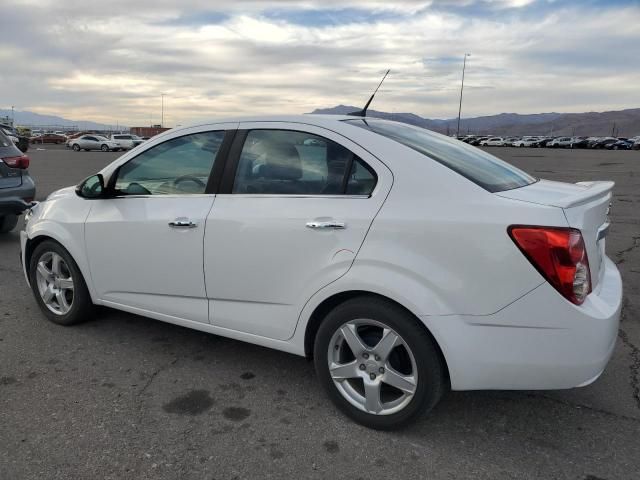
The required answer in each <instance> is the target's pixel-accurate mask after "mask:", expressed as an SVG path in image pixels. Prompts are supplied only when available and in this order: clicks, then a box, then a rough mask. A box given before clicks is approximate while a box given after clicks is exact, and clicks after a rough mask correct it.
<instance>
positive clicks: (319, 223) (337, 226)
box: [307, 220, 346, 230]
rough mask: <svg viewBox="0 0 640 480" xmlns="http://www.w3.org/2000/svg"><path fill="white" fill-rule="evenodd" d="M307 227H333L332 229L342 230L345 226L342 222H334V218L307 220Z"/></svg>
mask: <svg viewBox="0 0 640 480" xmlns="http://www.w3.org/2000/svg"><path fill="white" fill-rule="evenodd" d="M307 227H308V228H314V229H323V228H324V229H334V230H342V229H344V228H346V225H345V224H344V222H336V221H335V220H327V221H319V220H314V221H311V222H307Z"/></svg>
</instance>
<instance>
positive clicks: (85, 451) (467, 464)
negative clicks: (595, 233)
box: [0, 146, 640, 480]
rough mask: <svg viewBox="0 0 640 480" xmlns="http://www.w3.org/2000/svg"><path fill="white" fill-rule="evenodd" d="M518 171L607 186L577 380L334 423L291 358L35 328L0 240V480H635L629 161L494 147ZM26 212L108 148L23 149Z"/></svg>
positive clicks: (611, 155)
mask: <svg viewBox="0 0 640 480" xmlns="http://www.w3.org/2000/svg"><path fill="white" fill-rule="evenodd" d="M490 151H491V152H492V153H494V154H496V155H498V156H499V157H502V158H504V159H505V160H507V161H510V162H512V163H514V164H516V165H517V166H519V167H521V168H523V169H524V170H526V171H528V172H529V173H532V174H533V175H535V176H538V177H543V178H547V179H552V180H560V181H570V182H575V181H582V180H605V179H611V180H615V181H616V188H615V196H614V201H613V206H612V212H611V219H612V227H611V231H610V234H609V236H608V238H607V251H608V255H609V256H610V257H611V258H612V259H613V260H614V261H615V262H616V263H617V264H618V267H619V268H620V270H621V272H622V276H623V280H624V288H625V301H624V310H623V319H622V323H621V329H620V333H619V338H618V343H617V345H616V349H615V352H614V356H613V358H612V360H611V363H610V364H609V366H608V368H607V369H606V371H605V372H604V374H603V375H602V377H601V378H600V379H599V380H597V381H596V382H595V383H594V384H592V385H590V386H588V387H584V388H580V389H573V390H567V391H555V392H551V391H537V392H495V391H483V392H451V393H449V394H447V395H446V396H445V398H444V399H443V401H442V402H441V403H440V404H439V405H438V406H437V407H436V408H435V409H434V410H433V412H432V413H431V414H430V415H429V416H426V417H424V418H422V419H421V420H420V421H419V422H417V423H416V424H414V425H411V426H409V427H408V428H407V429H405V430H402V431H399V432H377V431H372V430H368V429H366V428H363V427H361V426H359V425H356V424H354V423H353V422H351V421H349V420H348V419H347V418H345V417H344V416H343V415H341V414H340V413H339V412H338V411H337V410H336V409H335V408H334V407H333V406H332V405H331V403H330V402H329V400H328V399H327V398H326V397H325V395H324V393H323V392H322V391H321V388H320V385H319V384H318V382H317V381H316V378H315V372H314V369H313V365H312V364H311V363H309V362H308V361H307V360H306V359H304V358H301V357H296V356H293V355H289V354H286V353H281V352H277V351H273V350H269V349H266V348H261V347H257V346H253V345H249V344H244V343H241V342H237V341H234V340H229V339H225V338H222V337H217V336H214V335H210V334H206V333H202V332H197V331H193V330H188V329H185V328H181V327H178V326H174V325H169V324H165V323H162V322H157V321H154V320H150V319H146V318H143V317H139V316H136V315H131V314H128V313H123V312H119V311H115V310H108V309H103V310H101V311H100V312H99V315H98V316H97V317H96V318H95V319H94V320H92V321H89V322H87V323H84V324H82V325H77V326H74V327H60V326H57V325H54V324H52V323H50V322H48V321H46V320H45V318H44V316H43V315H41V314H40V312H39V310H38V307H37V305H36V303H35V301H34V299H33V298H32V295H31V292H30V290H29V289H28V287H27V285H26V282H25V280H24V277H23V275H22V271H21V267H20V263H19V259H18V252H19V241H18V239H19V234H18V229H16V230H15V231H14V232H12V233H11V234H9V235H4V236H0V479H2V480H14V479H39V480H41V479H65V480H66V479H208V480H213V479H216V480H220V479H252V478H276V479H281V478H296V479H302V478H313V479H315V478H318V479H319V478H330V479H339V478H348V479H367V480H369V479H387V478H407V479H408V478H429V479H441V478H442V479H463V478H465V479H466V478H473V479H503V478H505V479H506V478H517V479H538V478H540V479H556V478H570V479H580V480H597V479H607V480H613V479H638V478H640V392H639V385H640V384H639V380H640V151H634V152H626V151H624V152H620V151H619V152H608V151H591V150H549V149H528V148H525V149H514V148H495V149H491V150H490ZM29 155H30V157H31V165H32V166H31V168H30V172H31V174H32V176H33V177H34V178H35V180H36V183H37V186H38V194H37V198H38V199H40V200H42V199H43V198H45V197H46V196H47V195H48V194H49V193H50V192H51V191H53V190H55V189H58V188H61V187H64V186H67V185H73V184H76V183H78V182H79V181H80V180H81V179H83V178H84V177H86V176H88V175H91V174H93V173H95V172H96V171H98V170H99V169H100V168H102V167H103V166H104V165H106V164H108V163H109V162H111V161H112V160H113V159H115V158H117V156H118V155H119V154H116V153H102V152H81V153H75V152H71V151H67V150H65V149H64V147H49V146H46V147H45V150H35V149H34V150H32V151H30V152H29Z"/></svg>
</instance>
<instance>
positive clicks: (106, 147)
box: [100, 145, 109, 152]
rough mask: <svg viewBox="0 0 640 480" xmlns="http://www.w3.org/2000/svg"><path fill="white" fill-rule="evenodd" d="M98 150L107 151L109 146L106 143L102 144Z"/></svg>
mask: <svg viewBox="0 0 640 480" xmlns="http://www.w3.org/2000/svg"><path fill="white" fill-rule="evenodd" d="M100 150H102V151H103V152H108V151H109V146H108V145H102V147H100Z"/></svg>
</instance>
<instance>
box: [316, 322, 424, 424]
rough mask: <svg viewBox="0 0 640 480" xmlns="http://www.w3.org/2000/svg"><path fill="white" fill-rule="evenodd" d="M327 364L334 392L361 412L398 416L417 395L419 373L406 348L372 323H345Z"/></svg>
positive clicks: (386, 329)
mask: <svg viewBox="0 0 640 480" xmlns="http://www.w3.org/2000/svg"><path fill="white" fill-rule="evenodd" d="M327 361H328V365H329V374H330V375H331V379H332V380H333V383H334V385H335V387H336V388H337V390H338V391H339V392H340V394H341V395H342V396H343V397H344V398H345V399H346V400H347V401H348V402H349V403H350V404H351V405H353V406H355V407H356V408H358V409H360V410H362V411H364V412H367V413H370V414H374V415H390V414H393V413H397V412H399V411H400V410H402V409H403V408H404V407H406V406H407V405H408V404H409V403H410V402H411V400H412V398H413V396H414V394H415V393H416V389H417V386H418V369H417V365H416V360H415V358H414V355H413V353H412V352H411V349H410V348H409V345H408V344H407V342H405V340H404V339H403V338H402V337H401V336H400V335H399V334H398V333H396V332H395V331H394V330H392V329H391V328H389V327H388V326H386V325H384V324H382V323H380V322H377V321H375V320H369V319H358V320H352V321H349V322H346V323H344V324H343V325H342V326H341V327H340V328H339V329H338V330H336V332H335V333H334V335H333V337H332V338H331V341H330V342H329V347H328V352H327Z"/></svg>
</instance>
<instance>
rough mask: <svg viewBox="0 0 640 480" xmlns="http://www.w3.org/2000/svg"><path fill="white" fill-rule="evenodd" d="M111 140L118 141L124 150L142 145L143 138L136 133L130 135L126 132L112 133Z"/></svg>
mask: <svg viewBox="0 0 640 480" xmlns="http://www.w3.org/2000/svg"><path fill="white" fill-rule="evenodd" d="M111 140H113V141H114V142H116V143H118V144H119V145H120V147H121V148H122V150H131V149H132V148H133V147H137V146H138V145H140V144H141V143H142V142H143V140H142V139H141V138H140V137H138V136H136V135H129V134H128V133H127V134H124V133H116V134H113V135H111Z"/></svg>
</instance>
